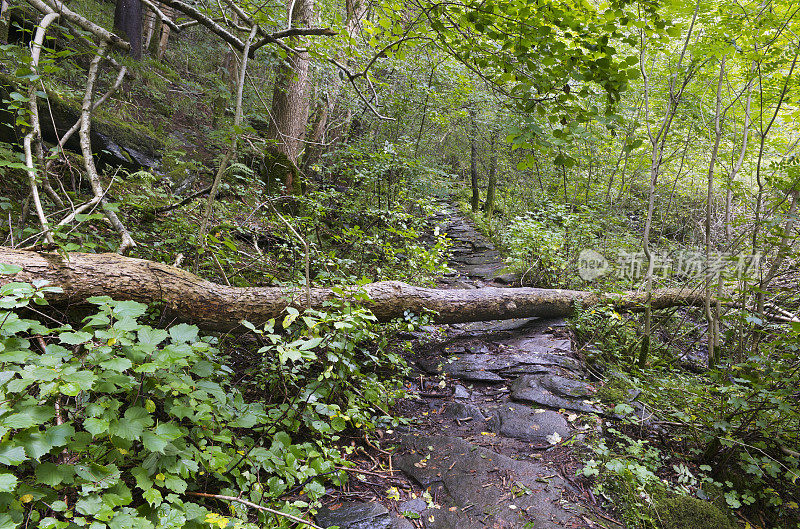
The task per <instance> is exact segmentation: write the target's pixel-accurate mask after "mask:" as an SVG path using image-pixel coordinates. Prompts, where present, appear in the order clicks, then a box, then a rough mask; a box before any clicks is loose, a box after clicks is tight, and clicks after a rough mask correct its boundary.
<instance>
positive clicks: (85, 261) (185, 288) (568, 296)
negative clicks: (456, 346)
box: [0, 247, 704, 331]
mask: <svg viewBox="0 0 800 529" xmlns="http://www.w3.org/2000/svg"><path fill="white" fill-rule="evenodd" d="M68 257H69V259H67V258H65V257H64V256H62V255H60V254H57V253H38V252H32V251H25V250H14V249H11V248H7V247H0V263H7V264H12V265H17V266H19V267H21V268H22V271H21V272H19V273H17V274H15V275H0V285H3V284H6V283H9V282H11V281H27V282H30V281H33V280H37V279H39V280H41V279H46V280H48V281H50V284H51V285H52V286H58V287H61V288H62V289H63V292H62V293H53V294H49V295H48V299H49V300H50V301H51V302H58V303H69V304H79V303H83V302H85V300H86V299H87V298H89V297H91V296H100V295H108V296H111V297H113V298H114V299H119V300H135V301H140V302H145V303H149V302H156V301H160V302H163V304H164V309H165V311H166V312H167V314H168V315H169V316H172V317H176V318H177V319H180V320H182V321H188V322H192V323H195V324H197V325H198V326H200V327H202V328H204V329H208V330H224V331H230V330H234V329H236V328H239V329H241V330H244V329H243V328H242V327H240V322H241V321H242V320H248V321H250V322H252V323H254V324H261V323H264V322H266V321H267V320H269V319H270V318H275V317H278V316H280V314H281V313H282V312H283V311H284V310H285V309H286V307H288V306H292V307H296V308H301V307H303V306H304V305H305V297H306V295H305V292H302V290H301V289H300V288H297V289H295V290H292V289H289V288H283V287H251V288H241V287H239V288H237V287H229V286H225V285H220V284H217V283H213V282H211V281H207V280H205V279H202V278H200V277H198V276H196V275H194V274H192V273H190V272H187V271H185V270H181V269H180V268H175V267H173V266H169V265H166V264H162V263H157V262H154V261H147V260H144V259H134V258H130V257H124V256H121V255H119V254H112V253H104V254H86V253H71V254H69V255H68ZM362 288H363V290H364V291H365V292H366V293H367V294H368V295H369V297H370V300H369V301H365V302H360V303H362V304H363V305H364V306H366V307H368V308H369V309H370V310H371V311H372V312H373V313H374V314H375V316H376V317H377V318H378V319H379V320H380V321H388V320H391V319H393V318H397V317H402V316H403V314H404V312H405V311H411V312H413V313H416V314H421V313H422V312H423V311H425V310H426V309H427V310H430V311H434V312H435V313H437V314H436V315H435V316H434V321H436V322H437V323H460V322H469V321H485V320H502V319H511V318H528V317H534V316H536V317H561V316H567V315H569V314H571V313H572V312H573V311H574V310H575V305H576V303H580V304H581V305H582V306H583V307H586V306H590V305H594V304H598V303H604V302H607V303H612V304H614V305H615V306H616V307H618V308H619V309H620V310H626V309H636V308H637V307H639V306H641V304H642V303H643V302H644V294H641V293H628V294H614V295H609V294H600V295H598V294H595V293H593V292H585V291H579V290H561V289H541V288H496V287H485V288H479V289H472V290H458V289H435V288H421V287H415V286H412V285H407V284H405V283H401V282H399V281H382V282H378V283H370V284H368V285H365V286H364V287H362ZM336 297H337V294H336V293H335V292H334V291H333V290H331V289H329V288H313V289H311V303H310V305H311V306H312V307H317V308H319V307H322V304H323V303H324V302H325V301H327V300H331V299H334V298H336ZM703 301H704V299H703V292H702V289H701V290H698V291H692V290H681V289H665V290H656V291H654V292H653V296H652V306H653V308H665V307H670V306H677V305H702V304H703Z"/></svg>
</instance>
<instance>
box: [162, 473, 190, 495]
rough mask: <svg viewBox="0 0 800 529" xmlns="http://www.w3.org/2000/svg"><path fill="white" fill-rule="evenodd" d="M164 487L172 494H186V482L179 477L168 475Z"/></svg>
mask: <svg viewBox="0 0 800 529" xmlns="http://www.w3.org/2000/svg"><path fill="white" fill-rule="evenodd" d="M164 485H166V487H167V488H168V489H169V490H171V491H172V492H176V493H178V494H183V493H184V492H186V486H187V485H186V482H185V481H183V480H182V479H181V478H179V477H178V476H175V475H172V474H169V475H167V477H166V479H164Z"/></svg>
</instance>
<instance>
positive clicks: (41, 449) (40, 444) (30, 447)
mask: <svg viewBox="0 0 800 529" xmlns="http://www.w3.org/2000/svg"><path fill="white" fill-rule="evenodd" d="M16 440H17V441H18V442H19V443H20V444H21V445H22V446H24V447H25V452H26V453H27V454H28V457H30V458H32V459H35V460H37V461H39V459H41V457H42V456H43V455H46V454H48V453H49V452H50V450H51V449H52V448H53V445H51V444H50V443H48V442H47V439H46V438H45V435H44V434H43V433H42V432H30V433H24V434H21V435H18V436H17V437H16Z"/></svg>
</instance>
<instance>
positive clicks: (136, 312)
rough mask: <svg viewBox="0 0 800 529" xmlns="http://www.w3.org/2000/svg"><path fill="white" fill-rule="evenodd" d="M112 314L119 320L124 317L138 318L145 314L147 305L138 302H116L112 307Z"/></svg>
mask: <svg viewBox="0 0 800 529" xmlns="http://www.w3.org/2000/svg"><path fill="white" fill-rule="evenodd" d="M112 312H113V314H114V315H115V316H116V317H117V318H119V319H122V318H124V317H129V318H138V317H139V316H141V315H143V314H144V313H145V312H147V305H145V304H144V303H139V302H138V301H118V302H116V304H115V305H114V308H113V309H112Z"/></svg>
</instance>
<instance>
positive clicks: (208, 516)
mask: <svg viewBox="0 0 800 529" xmlns="http://www.w3.org/2000/svg"><path fill="white" fill-rule="evenodd" d="M17 271H19V269H18V268H17V267H13V266H9V265H2V269H0V272H2V273H6V274H7V273H16V272H17ZM54 290H56V289H54V288H52V287H48V286H46V285H45V284H43V283H38V284H36V285H30V284H25V283H18V282H10V283H7V284H5V285H4V286H3V287H2V288H0V296H1V297H0V306H2V310H0V381H2V384H0V393H2V395H0V399H2V401H3V402H4V405H3V406H2V410H1V411H0V434H1V435H2V442H0V505H2V509H0V527H8V528H11V527H17V526H29V527H30V526H36V527H42V528H63V529H66V528H75V527H91V528H93V529H102V528H106V527H108V528H110V529H122V528H133V527H136V528H147V527H161V528H168V527H175V528H179V527H186V528H189V527H207V526H208V524H212V525H219V527H225V526H236V527H254V528H255V527H264V526H270V527H276V526H284V524H286V523H287V521H286V520H285V519H284V518H283V517H282V516H281V513H285V514H291V515H295V516H308V515H309V510H310V509H311V512H313V508H314V506H315V505H316V501H317V500H318V499H319V498H320V497H321V496H322V495H323V494H324V493H325V490H326V486H328V485H335V486H338V485H342V484H343V483H344V482H345V481H346V479H347V475H346V473H345V472H344V471H342V470H340V468H337V467H344V466H346V465H347V461H346V458H347V455H348V453H349V451H351V450H352V447H350V446H348V445H346V444H345V443H344V442H343V441H342V437H341V435H342V434H343V432H346V431H349V430H355V429H358V430H366V431H370V430H371V429H373V428H375V427H377V426H384V427H386V426H391V425H393V424H397V423H396V421H395V419H392V418H391V417H389V416H387V415H386V414H385V411H384V410H386V409H387V407H388V406H390V405H391V403H392V401H393V399H394V398H396V395H397V393H396V391H395V390H396V389H397V388H396V383H395V382H393V381H392V380H396V376H397V374H398V373H402V372H403V370H404V369H405V367H404V364H403V362H402V360H401V359H400V357H399V356H398V355H397V354H393V353H392V352H391V351H388V350H387V348H386V335H385V334H384V333H383V331H382V330H381V329H382V328H380V327H377V326H376V325H375V323H374V316H372V315H371V314H370V313H369V312H368V311H366V310H364V309H360V308H355V307H353V306H351V305H350V304H349V303H348V302H345V301H333V302H331V303H329V304H328V306H326V307H324V308H323V309H321V310H316V311H305V312H299V311H297V310H294V309H291V308H290V309H287V312H286V314H285V315H284V316H283V317H282V318H281V320H280V321H278V322H276V321H271V322H268V323H267V324H266V325H265V326H264V327H263V328H256V327H255V326H253V325H251V324H246V325H247V326H248V327H249V328H250V329H251V330H252V331H253V332H254V333H255V336H256V337H257V339H258V341H259V343H260V344H261V346H260V347H256V348H254V349H251V350H249V352H248V358H249V359H250V361H251V363H252V365H251V366H250V373H249V377H248V382H247V383H245V384H239V383H237V382H236V381H237V380H240V378H241V375H242V374H243V373H235V372H234V371H233V370H232V369H231V368H230V367H229V362H228V360H227V359H226V355H225V353H224V351H225V350H226V348H225V344H224V343H223V342H221V341H220V339H219V338H214V337H204V336H202V335H201V334H200V332H199V330H198V328H197V327H196V326H193V325H187V324H179V325H174V326H172V327H169V328H167V329H158V328H154V327H152V326H151V325H149V324H147V323H144V321H146V320H147V319H148V314H147V313H148V307H147V306H146V305H143V304H141V303H137V302H133V301H114V300H112V299H111V298H109V297H106V296H103V297H95V298H91V299H90V300H89V302H90V303H92V304H93V305H94V306H95V309H94V312H93V313H92V314H91V315H90V316H88V317H86V318H84V319H83V320H82V322H81V323H80V324H77V325H74V326H73V325H69V324H58V323H56V322H54V321H53V320H52V319H51V318H47V317H44V315H43V314H44V313H43V312H42V311H46V310H47V307H44V306H43V305H45V301H44V295H45V293H47V292H49V291H54ZM342 294H344V293H343V292H342ZM349 295H354V294H352V293H351V294H349ZM355 295H357V294H355ZM403 325H404V326H407V325H408V322H405V323H403ZM230 498H233V499H234V501H231V500H230ZM237 498H238V499H241V500H246V501H249V502H252V503H254V504H257V505H260V506H262V507H266V508H267V509H272V510H273V511H274V512H277V513H278V515H275V514H273V513H270V512H267V511H264V510H254V509H250V508H248V506H247V505H245V504H243V503H241V502H238V501H236V499H237ZM223 520H224V521H223ZM229 524H232V525H229Z"/></svg>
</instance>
